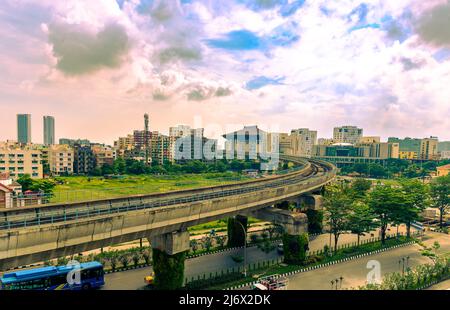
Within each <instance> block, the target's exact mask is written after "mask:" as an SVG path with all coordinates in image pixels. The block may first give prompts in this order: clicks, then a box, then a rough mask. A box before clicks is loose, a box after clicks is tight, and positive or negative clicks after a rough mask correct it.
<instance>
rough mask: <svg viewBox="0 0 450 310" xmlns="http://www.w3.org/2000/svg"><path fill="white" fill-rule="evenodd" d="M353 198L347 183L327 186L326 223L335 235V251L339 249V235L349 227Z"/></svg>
mask: <svg viewBox="0 0 450 310" xmlns="http://www.w3.org/2000/svg"><path fill="white" fill-rule="evenodd" d="M351 204H352V201H351V198H350V190H349V187H348V186H347V185H345V184H340V185H333V186H329V187H327V189H326V191H325V196H324V209H325V213H324V215H325V219H326V223H327V224H328V226H329V228H330V233H332V234H333V236H334V251H335V252H336V251H337V244H338V241H339V236H340V235H341V234H342V233H344V232H345V231H347V230H348V229H349V216H350V212H351Z"/></svg>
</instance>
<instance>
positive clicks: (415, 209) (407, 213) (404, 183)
mask: <svg viewBox="0 0 450 310" xmlns="http://www.w3.org/2000/svg"><path fill="white" fill-rule="evenodd" d="M400 186H401V189H402V190H403V193H404V194H405V195H406V196H407V199H405V203H407V205H406V206H405V208H403V209H401V210H399V211H401V212H400V213H399V220H400V221H401V222H403V223H405V224H406V228H407V229H406V233H407V236H408V237H410V236H411V223H412V222H413V221H417V220H418V219H419V217H420V213H421V212H423V210H425V208H426V207H427V206H428V205H429V202H430V199H429V198H430V197H429V191H428V188H427V187H426V186H425V185H423V184H422V183H421V182H419V181H418V180H401V181H400Z"/></svg>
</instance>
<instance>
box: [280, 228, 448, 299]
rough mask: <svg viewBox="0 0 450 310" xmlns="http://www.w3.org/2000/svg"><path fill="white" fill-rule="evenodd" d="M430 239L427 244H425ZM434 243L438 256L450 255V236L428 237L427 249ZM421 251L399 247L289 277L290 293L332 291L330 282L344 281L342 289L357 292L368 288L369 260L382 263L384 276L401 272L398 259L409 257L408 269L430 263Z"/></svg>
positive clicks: (415, 247)
mask: <svg viewBox="0 0 450 310" xmlns="http://www.w3.org/2000/svg"><path fill="white" fill-rule="evenodd" d="M426 239H427V240H426ZM434 241H438V242H439V243H440V245H441V248H440V249H439V251H438V253H446V252H449V251H450V236H449V235H443V234H438V233H428V234H427V237H425V238H424V243H425V244H426V245H428V246H430V245H432V244H433V242H434ZM419 249H421V247H420V246H419V245H417V244H414V245H411V246H405V247H400V248H397V249H394V250H390V251H386V252H383V253H379V254H376V255H370V256H366V257H362V258H360V259H355V260H352V261H348V262H344V263H340V264H336V265H332V266H328V267H324V268H320V269H316V270H314V271H309V272H305V273H300V274H296V275H293V276H290V277H289V278H288V279H289V289H291V290H329V289H331V280H333V279H336V278H339V277H341V276H342V277H343V281H342V287H341V288H342V289H345V288H346V289H349V288H356V287H358V286H361V285H364V284H366V279H367V274H368V272H369V269H367V268H366V265H367V263H368V262H369V260H377V261H379V262H380V267H381V275H382V276H384V275H386V274H388V273H392V272H398V271H400V267H399V263H398V261H399V259H401V258H402V257H406V256H409V257H410V259H409V266H410V267H414V266H417V265H419V264H426V263H430V262H431V260H430V259H429V258H427V257H424V256H422V255H421V254H420V253H419Z"/></svg>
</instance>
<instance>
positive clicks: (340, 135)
mask: <svg viewBox="0 0 450 310" xmlns="http://www.w3.org/2000/svg"><path fill="white" fill-rule="evenodd" d="M362 135H363V130H362V128H358V127H356V126H342V127H335V128H334V130H333V140H334V141H335V142H336V143H351V144H356V143H358V142H359V140H360V139H361V137H362Z"/></svg>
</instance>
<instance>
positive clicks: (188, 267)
mask: <svg viewBox="0 0 450 310" xmlns="http://www.w3.org/2000/svg"><path fill="white" fill-rule="evenodd" d="M394 231H395V229H392V230H391V232H392V233H393V232H394ZM400 231H401V232H403V231H404V227H401V229H400ZM374 235H375V236H377V232H374ZM368 238H371V236H370V235H368V236H366V237H362V238H361V240H365V239H368ZM355 241H356V236H355V235H351V234H346V235H342V236H341V238H340V241H339V244H346V243H352V242H355ZM328 243H329V235H328V234H323V235H320V236H316V237H314V239H313V240H311V242H310V244H309V247H310V251H317V250H320V249H323V246H324V245H325V244H328ZM243 253H244V252H243V249H235V250H231V251H226V252H222V253H217V254H211V255H205V256H201V257H196V258H191V259H188V260H186V263H185V277H186V278H188V279H190V278H191V277H197V276H198V275H200V276H202V275H203V274H209V273H211V272H212V273H215V272H216V271H217V272H220V271H221V270H226V269H228V268H233V267H234V268H237V267H238V266H242V265H243V263H236V262H234V261H233V260H232V258H231V256H232V255H236V254H239V255H243ZM278 257H279V255H278V253H277V252H276V250H274V251H272V252H270V253H268V254H266V253H264V252H263V251H261V250H260V249H258V248H257V247H249V248H247V264H253V263H257V262H262V261H267V260H272V259H275V258H278ZM152 270H153V269H152V267H146V268H141V269H135V270H128V271H123V272H116V273H111V274H107V275H106V276H105V282H106V284H105V286H104V287H103V289H104V290H136V289H140V288H142V287H143V286H144V285H143V279H144V277H145V276H146V275H149V274H150V273H151V272H152Z"/></svg>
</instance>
